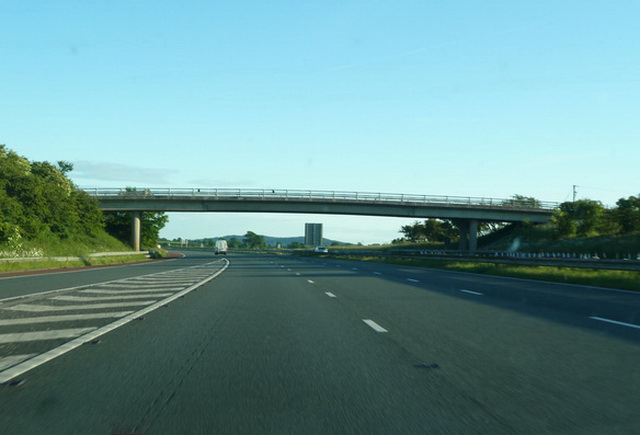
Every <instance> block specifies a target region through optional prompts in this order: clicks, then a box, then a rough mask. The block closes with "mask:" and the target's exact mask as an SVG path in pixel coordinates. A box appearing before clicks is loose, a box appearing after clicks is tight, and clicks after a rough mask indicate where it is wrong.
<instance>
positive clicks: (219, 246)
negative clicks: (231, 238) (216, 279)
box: [216, 239, 229, 255]
mask: <svg viewBox="0 0 640 435" xmlns="http://www.w3.org/2000/svg"><path fill="white" fill-rule="evenodd" d="M228 250H229V247H228V246H227V241H226V240H224V239H220V240H216V255H218V254H222V255H227V251H228Z"/></svg>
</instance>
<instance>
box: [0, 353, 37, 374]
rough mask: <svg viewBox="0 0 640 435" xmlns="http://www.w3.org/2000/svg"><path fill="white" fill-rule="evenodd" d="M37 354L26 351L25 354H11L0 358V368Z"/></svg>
mask: <svg viewBox="0 0 640 435" xmlns="http://www.w3.org/2000/svg"><path fill="white" fill-rule="evenodd" d="M35 355H37V354H36V353H28V354H26V355H12V356H5V357H2V358H0V370H4V369H6V368H8V367H11V366H14V365H16V364H19V363H21V362H22V361H24V360H26V359H29V358H31V357H33V356H35Z"/></svg>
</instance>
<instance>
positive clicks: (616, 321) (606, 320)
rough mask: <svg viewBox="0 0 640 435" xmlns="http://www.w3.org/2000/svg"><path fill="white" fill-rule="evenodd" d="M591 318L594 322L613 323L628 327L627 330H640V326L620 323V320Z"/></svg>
mask: <svg viewBox="0 0 640 435" xmlns="http://www.w3.org/2000/svg"><path fill="white" fill-rule="evenodd" d="M589 318H590V319H592V320H598V321H600V322H606V323H611V324H614V325H619V326H626V327H627V328H634V329H640V325H635V324H633V323H627V322H620V321H618V320H611V319H605V318H604V317H596V316H591V317H589Z"/></svg>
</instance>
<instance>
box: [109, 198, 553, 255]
mask: <svg viewBox="0 0 640 435" xmlns="http://www.w3.org/2000/svg"><path fill="white" fill-rule="evenodd" d="M99 201H100V206H101V208H102V209H103V210H104V211H127V212H134V213H133V215H134V218H133V222H132V244H133V245H134V246H136V247H139V244H140V242H139V233H140V231H139V212H143V211H150V212H196V213H198V212H200V213H202V212H204V213H207V212H208V213H300V214H333V215H359V216H389V217H402V218H417V219H425V218H439V219H454V220H456V221H457V223H458V226H459V227H460V249H461V250H471V251H474V250H476V249H477V228H478V222H479V221H494V222H522V221H530V222H535V223H540V222H546V221H548V220H549V218H550V217H551V214H552V211H551V210H544V209H531V208H525V207H496V206H486V207H483V206H479V205H468V206H467V205H461V204H456V205H449V204H424V203H408V202H398V203H393V202H378V201H359V202H357V203H354V202H349V201H340V200H326V201H319V200H317V199H315V200H313V201H305V200H299V199H296V200H283V199H279V200H274V199H254V198H251V199H248V198H242V197H238V198H219V197H212V198H206V197H205V198H203V197H193V196H186V197H182V198H180V197H176V196H171V197H167V198H162V197H158V196H137V195H136V196H133V197H101V198H99ZM136 219H138V222H136ZM136 228H137V229H136Z"/></svg>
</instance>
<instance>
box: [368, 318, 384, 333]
mask: <svg viewBox="0 0 640 435" xmlns="http://www.w3.org/2000/svg"><path fill="white" fill-rule="evenodd" d="M362 321H363V322H364V323H366V324H367V325H369V326H370V327H371V328H372V329H373V330H374V331H376V332H389V331H387V330H386V329H384V328H383V327H382V326H380V325H378V324H377V323H376V322H374V321H373V320H371V319H362Z"/></svg>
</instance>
